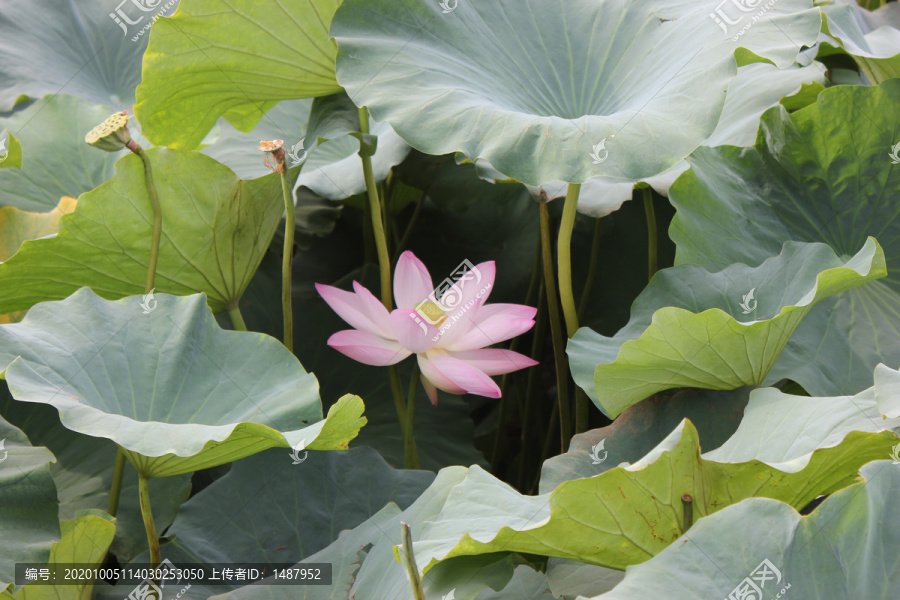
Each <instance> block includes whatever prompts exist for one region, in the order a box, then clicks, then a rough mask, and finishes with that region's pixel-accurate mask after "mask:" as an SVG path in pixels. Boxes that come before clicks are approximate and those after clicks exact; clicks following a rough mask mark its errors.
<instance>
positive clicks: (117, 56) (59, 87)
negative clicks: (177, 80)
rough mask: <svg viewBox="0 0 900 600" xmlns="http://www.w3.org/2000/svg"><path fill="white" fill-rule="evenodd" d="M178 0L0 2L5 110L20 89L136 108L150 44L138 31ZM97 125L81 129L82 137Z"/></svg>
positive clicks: (1, 105) (0, 100)
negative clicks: (132, 104) (138, 90)
mask: <svg viewBox="0 0 900 600" xmlns="http://www.w3.org/2000/svg"><path fill="white" fill-rule="evenodd" d="M177 1H178V0H166V1H165V2H164V1H163V0H132V1H131V2H127V1H126V2H122V1H119V0H116V1H113V2H110V1H108V0H78V2H59V1H57V0H10V1H9V2H4V3H3V6H2V7H0V55H2V56H3V57H4V58H3V63H2V64H0V111H7V110H9V109H10V108H12V107H13V105H14V104H15V103H16V102H17V100H18V99H19V97H20V96H30V97H32V98H37V97H40V96H43V95H45V94H59V93H60V92H62V93H64V94H72V95H74V96H78V97H79V98H84V99H85V100H88V101H90V102H92V103H93V104H105V105H108V106H112V107H114V108H115V109H116V110H122V109H123V108H128V107H129V106H130V105H131V103H132V102H133V101H134V90H135V87H137V84H138V83H139V82H140V80H141V56H142V55H143V54H144V48H145V47H146V45H147V41H146V38H147V36H146V35H144V36H140V37H138V39H137V40H134V41H133V40H132V38H133V37H135V36H136V35H137V34H138V32H139V31H140V30H141V29H142V28H144V27H146V26H147V25H148V24H149V23H150V22H151V20H152V19H153V17H154V16H155V15H157V14H159V13H160V12H162V14H169V13H171V12H172V10H173V9H174V6H175V5H176V4H177ZM117 3H118V6H117V5H116V4H117ZM123 16H124V18H123ZM130 23H133V24H130ZM107 116H109V114H106V115H104V116H103V117H102V118H101V119H100V120H101V121H102V120H103V119H104V118H106V117H107ZM99 122H100V121H97V123H99ZM97 123H94V125H96V124H97ZM94 125H91V127H93V126H94ZM89 130H90V128H88V129H87V130H85V131H84V132H83V133H82V134H81V135H82V139H83V136H84V134H85V133H87V131H89ZM69 158H70V160H71V157H69ZM67 193H69V194H73V195H74V194H77V193H79V192H78V191H77V190H69V191H68V192H67ZM59 195H60V194H56V196H59Z"/></svg>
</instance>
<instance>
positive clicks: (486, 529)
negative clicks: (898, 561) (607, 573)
mask: <svg viewBox="0 0 900 600" xmlns="http://www.w3.org/2000/svg"><path fill="white" fill-rule="evenodd" d="M898 378H900V373H898V372H897V371H892V370H890V369H887V368H886V367H879V372H878V384H877V385H876V386H875V388H873V389H870V390H867V391H866V392H863V393H861V394H859V395H857V396H855V397H840V398H810V397H806V396H788V395H786V394H782V393H781V392H779V391H777V390H772V389H763V390H755V391H753V392H751V394H750V402H749V403H748V405H747V408H746V411H745V417H744V421H743V423H746V425H742V426H741V427H740V428H739V429H738V431H737V432H736V433H735V434H734V435H733V436H732V437H731V438H730V439H729V441H728V442H726V443H725V445H723V446H722V447H721V448H719V449H717V450H715V451H712V452H710V453H707V454H704V455H701V454H700V447H699V441H698V436H697V431H696V429H695V428H694V426H693V425H692V424H691V422H690V421H688V420H687V419H685V420H684V421H683V422H682V423H681V424H680V425H679V426H678V427H677V428H676V429H675V430H674V431H673V432H672V433H671V434H670V435H669V436H668V437H667V438H666V439H665V440H663V442H662V443H660V444H659V445H658V446H657V447H656V448H654V449H653V450H652V451H651V452H650V453H648V454H647V455H646V456H644V457H643V458H641V459H640V460H639V461H637V462H635V463H634V464H628V463H623V464H622V465H620V466H618V467H615V468H613V469H610V470H608V471H606V472H604V473H602V474H600V475H597V476H595V477H590V478H586V479H575V480H571V481H566V482H564V483H562V484H560V485H559V486H558V487H557V488H556V489H555V490H554V491H553V492H550V493H548V494H542V495H539V496H523V495H521V494H519V493H518V492H516V491H515V490H513V489H512V488H510V487H509V486H508V485H506V484H505V483H503V482H501V481H499V480H497V479H496V478H494V477H493V476H491V475H490V474H488V473H486V472H485V471H483V470H482V469H480V468H478V467H472V468H470V469H469V470H468V473H467V474H466V476H465V478H464V480H462V481H461V482H460V483H459V484H457V485H456V487H455V489H454V491H453V493H452V494H451V495H450V496H449V499H448V501H447V502H446V503H445V504H444V505H443V507H442V509H441V512H440V515H441V516H440V519H439V520H435V521H434V522H431V523H428V524H426V527H425V531H424V532H423V533H422V537H421V539H420V541H419V542H418V543H417V544H416V545H415V552H416V559H417V562H418V564H419V566H420V568H422V569H423V570H425V571H427V570H428V569H429V568H430V567H431V566H432V565H434V564H436V563H437V562H439V561H443V560H446V559H449V558H453V557H457V556H466V555H477V554H483V553H489V552H499V551H503V552H524V553H531V554H540V555H545V556H555V557H559V558H567V559H571V560H577V561H580V562H585V563H590V564H596V565H600V566H604V567H609V568H615V569H624V568H625V567H626V566H628V565H633V564H637V563H640V562H643V561H645V560H647V559H649V558H650V557H652V556H654V555H656V554H658V553H659V552H661V551H662V550H663V549H664V548H665V547H666V546H668V545H669V544H670V543H672V542H674V541H675V540H676V539H678V538H679V537H680V536H681V535H682V533H683V532H684V529H685V527H684V511H685V507H684V502H683V501H682V498H683V495H684V494H688V495H690V496H691V497H692V503H691V504H692V506H691V511H692V520H693V521H695V522H696V521H697V520H698V519H700V518H701V517H705V516H707V515H710V514H712V513H715V512H717V511H719V510H721V509H722V508H723V507H725V506H728V505H731V504H735V503H737V502H740V501H741V500H744V499H746V498H749V497H752V496H758V497H766V498H772V499H775V500H779V501H782V502H786V503H787V504H789V505H791V506H793V507H795V508H796V509H798V510H799V509H800V508H802V507H804V506H806V505H807V504H808V503H809V502H810V501H812V500H813V499H814V498H816V497H817V496H819V495H823V494H829V493H832V492H834V491H836V490H839V489H841V488H843V487H845V486H847V485H850V484H852V483H853V482H854V480H855V479H856V473H857V470H858V469H859V468H860V467H861V466H862V465H864V464H865V463H867V462H869V461H871V460H877V459H879V458H883V457H887V456H890V454H891V450H892V448H893V447H894V446H895V445H896V444H897V442H898V439H897V435H896V434H895V433H893V432H892V431H886V430H885V429H884V428H885V427H890V428H892V429H893V430H894V431H900V418H898V417H900V394H897V393H896V392H897V390H898V385H900V384H898ZM880 388H883V389H880ZM876 389H878V390H879V393H880V394H881V395H885V394H893V396H892V398H891V400H890V401H889V402H887V401H885V402H881V401H879V402H876V399H875V395H876V393H875V390H876ZM883 408H887V409H888V410H889V414H887V417H889V420H888V421H885V420H884V419H883V415H882V414H881V412H880V410H881V409H883ZM776 440H777V441H776ZM583 460H584V461H586V462H591V457H590V456H588V455H585V456H584V457H583Z"/></svg>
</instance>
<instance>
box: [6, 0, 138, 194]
mask: <svg viewBox="0 0 900 600" xmlns="http://www.w3.org/2000/svg"><path fill="white" fill-rule="evenodd" d="M0 11H2V9H0ZM0 44H2V42H0ZM0 68H2V67H0ZM111 112H113V111H112V110H110V109H109V108H106V107H105V106H94V105H93V104H90V103H89V102H86V101H84V100H79V99H78V98H75V97H73V96H67V95H65V94H59V95H54V96H46V97H44V98H41V99H40V100H38V101H37V102H35V103H34V104H32V105H31V106H29V107H28V108H26V109H24V110H19V111H16V112H14V113H13V114H12V115H11V116H9V117H5V118H3V117H0V129H2V128H4V127H7V128H9V130H10V131H13V132H15V134H16V137H17V138H18V139H19V142H20V143H21V146H22V168H21V169H0V206H16V207H18V208H21V209H23V210H31V211H46V210H50V209H52V208H53V207H54V206H56V203H57V202H59V199H60V198H61V197H62V196H72V197H76V196H79V195H80V194H83V193H84V192H89V191H91V190H92V189H94V188H96V187H97V186H99V185H100V184H101V183H103V182H104V181H106V180H107V179H109V178H110V177H112V176H113V164H114V163H115V162H116V159H117V158H119V157H120V156H122V155H123V154H124V153H125V152H127V151H121V152H115V153H109V152H101V151H100V150H97V149H96V148H92V147H91V146H88V145H87V144H85V143H84V135H85V134H86V133H87V132H88V131H90V130H91V129H92V128H94V127H96V126H97V125H98V124H100V123H102V122H103V120H104V119H106V118H107V117H108V116H109V115H110V113H111Z"/></svg>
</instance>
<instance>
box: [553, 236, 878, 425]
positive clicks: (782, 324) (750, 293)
mask: <svg viewBox="0 0 900 600" xmlns="http://www.w3.org/2000/svg"><path fill="white" fill-rule="evenodd" d="M885 275H886V271H885V266H884V254H883V252H882V250H881V247H880V246H879V245H878V243H877V242H876V241H875V240H874V239H872V238H869V239H868V240H867V241H866V243H865V245H864V246H863V248H862V249H861V250H860V251H859V252H858V253H857V254H856V255H855V256H853V257H852V258H850V259H848V260H846V261H844V260H841V259H840V258H838V257H837V256H836V255H835V252H834V251H833V250H832V249H831V248H830V247H828V246H826V245H825V244H802V243H795V242H789V243H786V244H785V245H784V249H783V251H782V252H781V254H779V255H778V256H775V257H772V258H770V259H769V260H767V261H766V262H764V263H763V264H761V265H760V266H759V267H748V266H747V265H744V264H734V265H731V266H729V267H728V268H726V269H723V270H722V271H720V272H718V273H710V272H708V271H706V270H705V269H703V268H701V267H697V266H695V265H681V266H677V267H672V268H670V269H665V270H663V271H660V272H659V273H658V274H657V275H655V276H654V277H653V279H652V280H651V282H650V284H649V285H648V286H647V288H646V289H645V290H644V292H642V293H641V295H640V296H638V298H637V300H635V303H634V305H633V306H632V311H631V321H629V323H628V325H626V326H625V327H624V328H623V329H622V330H620V331H619V333H617V334H616V335H615V336H614V337H612V338H607V337H604V336H602V335H600V334H598V333H596V332H594V331H592V330H590V329H588V328H582V329H580V330H579V331H578V333H577V334H576V335H575V337H574V338H573V339H572V341H571V342H569V345H568V353H569V359H570V364H571V369H572V373H573V376H574V378H575V381H576V382H577V383H578V384H579V385H580V386H581V387H583V388H584V389H585V390H586V391H587V392H588V395H589V396H591V398H592V399H593V400H594V402H595V403H596V404H597V406H599V407H600V409H601V410H602V411H603V412H604V413H606V414H607V415H609V416H611V417H615V416H617V415H618V414H619V413H621V412H622V411H623V410H625V409H626V408H628V407H629V406H631V405H632V404H634V403H635V402H638V401H640V400H643V399H644V398H646V397H647V396H650V395H651V394H655V393H656V392H658V391H661V390H665V389H670V388H674V387H699V388H704V389H713V390H727V389H733V388H737V387H741V386H744V385H758V384H761V383H763V381H764V380H765V379H766V376H767V375H768V374H769V370H770V369H771V368H772V365H773V364H774V363H775V360H776V359H777V358H778V354H779V353H780V352H781V349H782V348H783V347H784V345H785V344H786V343H787V341H788V339H789V338H790V337H791V334H792V333H793V332H794V330H795V329H796V328H797V326H798V325H799V323H800V321H801V320H802V319H803V317H804V316H806V314H807V313H808V312H809V311H810V310H811V309H812V308H813V306H814V305H815V304H816V303H817V302H820V301H821V300H822V299H824V298H827V297H828V296H831V295H834V294H837V293H839V292H842V291H844V290H846V289H850V288H852V287H855V286H858V285H861V284H863V283H866V282H868V281H872V280H874V279H878V278H880V277H884V276H885ZM591 383H592V384H593V385H591Z"/></svg>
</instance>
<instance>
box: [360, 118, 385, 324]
mask: <svg viewBox="0 0 900 600" xmlns="http://www.w3.org/2000/svg"><path fill="white" fill-rule="evenodd" d="M359 131H360V133H362V134H367V133H369V111H368V110H367V109H366V107H362V108H360V109H359ZM359 157H360V158H361V159H362V165H363V177H364V178H365V180H366V192H367V194H368V197H369V214H370V215H371V217H372V230H373V231H374V233H375V248H376V250H377V251H378V267H379V268H380V270H381V302H382V303H383V304H384V307H385V308H386V309H388V310H391V308H392V307H393V302H392V299H391V257H390V256H389V255H388V249H387V238H386V237H385V234H384V221H383V219H382V216H381V214H382V211H381V202H379V200H378V188H377V187H376V185H375V173H374V171H373V170H372V155H371V154H369V153H368V151H366V150H365V149H364V148H363V143H362V142H360V145H359Z"/></svg>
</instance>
